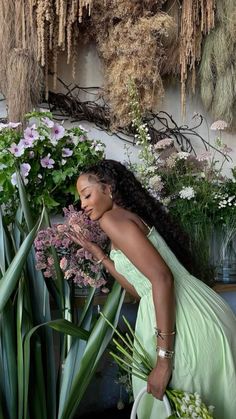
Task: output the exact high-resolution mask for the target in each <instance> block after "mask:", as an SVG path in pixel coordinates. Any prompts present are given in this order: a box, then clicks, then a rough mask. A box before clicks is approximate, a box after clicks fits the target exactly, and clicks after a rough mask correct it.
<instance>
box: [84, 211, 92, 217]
mask: <svg viewBox="0 0 236 419" xmlns="http://www.w3.org/2000/svg"><path fill="white" fill-rule="evenodd" d="M92 211H93V210H92V209H91V210H89V211H86V215H87V216H88V217H89V216H90V215H91V213H92Z"/></svg>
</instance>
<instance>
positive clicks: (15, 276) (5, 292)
mask: <svg viewBox="0 0 236 419" xmlns="http://www.w3.org/2000/svg"><path fill="white" fill-rule="evenodd" d="M37 229H38V223H37V224H36V226H35V227H34V228H33V230H32V231H31V232H30V233H29V234H28V236H27V237H26V239H25V240H24V241H23V243H22V245H21V247H20V249H19V251H18V252H17V254H16V256H15V257H14V259H13V261H12V263H11V264H10V266H9V268H8V269H7V271H6V273H5V274H4V275H3V277H2V279H1V281H0V312H1V311H2V310H3V309H4V307H5V305H6V303H7V301H8V300H9V298H10V296H11V294H12V292H13V291H14V289H15V287H16V284H17V282H18V280H19V278H20V276H21V274H22V269H23V266H24V264H25V262H26V259H27V256H28V253H29V251H30V248H31V246H32V244H33V242H34V239H35V235H36V232H37Z"/></svg>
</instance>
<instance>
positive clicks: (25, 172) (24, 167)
mask: <svg viewBox="0 0 236 419" xmlns="http://www.w3.org/2000/svg"><path fill="white" fill-rule="evenodd" d="M30 170H31V166H30V164H29V163H22V164H21V165H20V172H21V175H22V176H23V177H26V176H28V174H29V172H30Z"/></svg>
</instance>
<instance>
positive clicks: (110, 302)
mask: <svg viewBox="0 0 236 419" xmlns="http://www.w3.org/2000/svg"><path fill="white" fill-rule="evenodd" d="M123 298H124V293H123V294H122V295H121V287H120V285H119V284H118V283H115V284H114V286H113V289H112V291H111V293H110V295H109V296H108V298H107V301H106V304H105V306H104V309H103V311H104V314H105V316H106V317H107V318H108V319H109V320H110V321H111V322H114V323H115V324H117V322H118V318H119V313H120V309H121V305H122V302H123ZM111 336H112V329H110V328H109V326H108V325H107V323H106V322H105V320H104V319H103V318H102V317H100V318H99V319H98V320H97V322H96V324H95V326H94V328H93V330H92V332H91V334H90V337H89V340H88V343H87V345H86V349H85V352H84V355H83V358H82V360H81V367H80V370H79V372H78V374H77V375H76V377H75V379H74V381H73V385H72V388H71V392H70V394H69V396H68V397H67V399H66V400H64V399H62V400H61V399H60V407H59V413H58V419H70V418H72V417H73V415H74V414H75V411H76V408H77V406H78V404H79V402H80V400H81V399H82V397H83V395H84V392H85V390H86V388H87V386H88V384H89V382H90V380H91V378H92V376H93V374H94V373H95V370H96V368H97V365H98V362H99V360H100V358H101V356H102V354H103V352H104V351H105V349H106V347H107V345H108V343H109V342H110V339H111Z"/></svg>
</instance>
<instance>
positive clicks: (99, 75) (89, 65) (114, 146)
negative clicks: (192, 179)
mask: <svg viewBox="0 0 236 419" xmlns="http://www.w3.org/2000/svg"><path fill="white" fill-rule="evenodd" d="M58 70H59V76H60V77H61V78H62V79H63V80H64V81H65V82H66V83H67V84H69V83H73V80H72V77H71V68H70V66H69V65H67V64H66V60H65V57H61V58H60V64H59V68H58ZM103 82H104V78H103V67H102V63H101V60H100V59H99V56H98V53H97V50H96V46H95V44H90V45H89V46H87V47H86V46H83V47H80V48H79V60H78V64H77V70H76V84H77V85H79V86H83V87H89V86H103ZM57 89H58V90H60V91H63V88H62V87H61V86H59V85H58V87H57ZM83 99H86V96H85V95H84V96H83V95H82V96H81V100H83ZM90 99H91V96H90ZM159 110H163V111H166V112H168V113H169V114H171V115H172V117H173V119H174V120H175V122H176V123H177V124H178V125H182V124H187V125H188V126H189V127H191V126H193V125H194V120H192V117H193V115H194V114H195V113H200V114H202V115H203V117H204V122H203V124H202V125H201V127H200V128H199V129H198V132H199V134H200V135H201V136H203V137H204V138H205V139H206V140H208V141H210V143H211V144H214V141H215V139H216V137H217V134H218V133H217V132H216V131H211V130H210V126H211V124H212V122H214V121H213V119H212V118H211V116H210V115H208V114H207V113H206V111H205V110H204V108H203V106H202V103H201V100H200V98H199V95H194V96H192V95H190V96H188V97H187V104H186V117H185V118H184V117H183V116H182V115H181V102H180V87H179V86H178V85H177V84H176V86H174V87H173V86H172V87H168V89H167V91H166V96H165V98H164V101H163V105H162V106H161V107H160V109H159ZM83 125H84V126H85V127H87V128H88V127H89V129H90V132H89V137H91V138H98V139H101V140H102V141H104V143H105V144H106V146H107V157H108V158H116V159H117V160H121V161H122V160H123V159H124V158H125V157H124V143H123V142H122V141H121V140H119V139H118V138H117V137H115V136H109V135H107V134H106V133H105V132H102V131H99V130H97V129H96V127H95V126H94V125H92V124H88V123H86V122H84V123H83ZM222 139H223V141H224V142H225V143H226V144H227V145H228V146H229V147H231V148H232V149H233V152H232V154H231V156H232V162H230V163H226V165H225V172H226V173H228V174H229V173H230V167H233V166H234V165H235V164H236V133H230V132H226V131H224V132H223V133H222ZM193 146H194V148H195V149H196V150H198V149H200V150H201V149H202V150H203V148H202V145H201V142H200V143H199V140H196V141H193ZM133 154H134V155H133V158H134V160H135V159H136V158H137V148H133Z"/></svg>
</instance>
